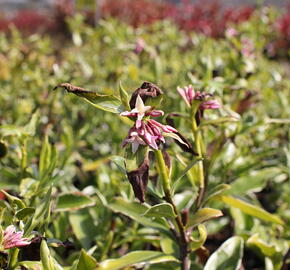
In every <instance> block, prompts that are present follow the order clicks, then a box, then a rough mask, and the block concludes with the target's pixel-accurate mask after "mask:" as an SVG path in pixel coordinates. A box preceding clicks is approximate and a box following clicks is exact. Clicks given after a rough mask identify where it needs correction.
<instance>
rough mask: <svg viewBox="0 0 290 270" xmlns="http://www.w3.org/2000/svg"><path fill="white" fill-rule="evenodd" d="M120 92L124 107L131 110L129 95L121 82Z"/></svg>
mask: <svg viewBox="0 0 290 270" xmlns="http://www.w3.org/2000/svg"><path fill="white" fill-rule="evenodd" d="M119 94H120V98H121V101H122V104H123V106H124V108H125V109H126V110H128V111H130V105H129V95H128V93H127V91H126V90H125V89H124V88H123V85H122V83H121V82H120V83H119Z"/></svg>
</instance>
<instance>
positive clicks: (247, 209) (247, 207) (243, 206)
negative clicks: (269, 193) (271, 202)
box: [222, 196, 284, 225]
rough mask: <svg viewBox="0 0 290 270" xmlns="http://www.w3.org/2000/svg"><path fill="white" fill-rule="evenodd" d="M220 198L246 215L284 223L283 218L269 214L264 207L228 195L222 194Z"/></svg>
mask: <svg viewBox="0 0 290 270" xmlns="http://www.w3.org/2000/svg"><path fill="white" fill-rule="evenodd" d="M222 200H223V202H224V203H226V204H228V205H229V206H231V207H236V208H238V209H240V210H241V211H242V212H244V213H246V214H248V215H251V216H254V217H257V218H260V219H262V220H264V221H268V222H273V223H277V224H280V225H284V222H283V220H281V219H280V217H278V216H276V215H273V214H270V213H269V212H267V211H265V210H264V209H262V208H260V207H258V206H256V205H252V204H249V203H247V202H245V201H242V200H240V199H236V198H234V197H230V196H222Z"/></svg>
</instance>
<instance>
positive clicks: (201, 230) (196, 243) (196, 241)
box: [190, 224, 207, 251]
mask: <svg viewBox="0 0 290 270" xmlns="http://www.w3.org/2000/svg"><path fill="white" fill-rule="evenodd" d="M197 231H198V234H199V237H198V238H195V237H193V236H191V237H190V248H191V250H192V251H194V250H196V249H198V248H200V247H201V246H203V244H204V243H205V241H206V238H207V231H206V227H205V226H204V225H203V224H200V225H198V226H197Z"/></svg>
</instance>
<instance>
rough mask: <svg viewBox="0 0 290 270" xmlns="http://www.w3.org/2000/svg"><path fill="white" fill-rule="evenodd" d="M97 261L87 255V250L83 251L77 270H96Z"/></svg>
mask: <svg viewBox="0 0 290 270" xmlns="http://www.w3.org/2000/svg"><path fill="white" fill-rule="evenodd" d="M96 266H97V261H96V260H95V259H94V258H93V257H92V256H90V255H89V254H87V253H86V252H85V250H83V249H82V250H81V253H80V258H79V261H78V264H77V266H76V269H77V270H94V269H96Z"/></svg>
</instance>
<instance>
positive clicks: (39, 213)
mask: <svg viewBox="0 0 290 270" xmlns="http://www.w3.org/2000/svg"><path fill="white" fill-rule="evenodd" d="M51 190H52V188H50V189H49V190H48V192H47V193H46V195H45V197H44V199H43V200H42V202H41V203H40V204H38V206H37V208H36V209H35V213H34V215H33V216H32V217H31V218H30V219H29V220H28V222H27V223H26V224H25V227H24V231H25V235H24V236H28V235H29V234H30V233H31V232H32V230H34V228H35V227H36V226H41V225H42V224H43V223H44V221H45V220H46V218H47V216H49V213H50V209H51V202H50V196H51Z"/></svg>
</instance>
